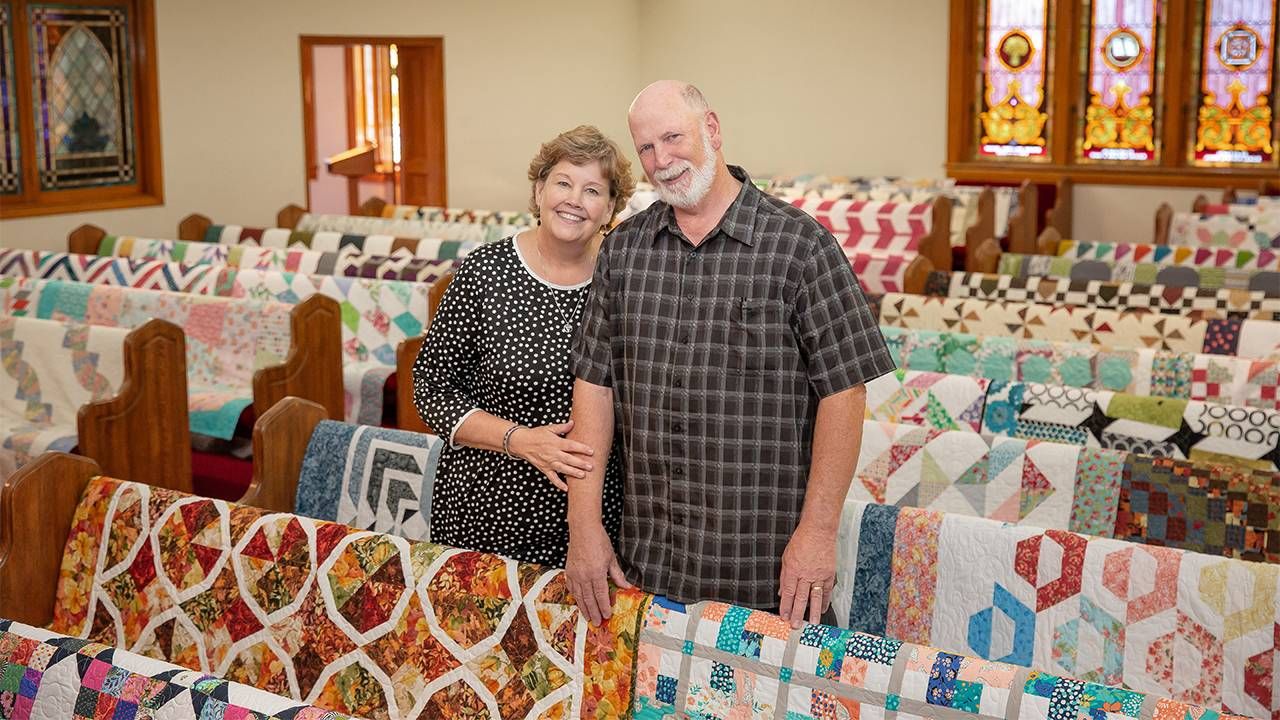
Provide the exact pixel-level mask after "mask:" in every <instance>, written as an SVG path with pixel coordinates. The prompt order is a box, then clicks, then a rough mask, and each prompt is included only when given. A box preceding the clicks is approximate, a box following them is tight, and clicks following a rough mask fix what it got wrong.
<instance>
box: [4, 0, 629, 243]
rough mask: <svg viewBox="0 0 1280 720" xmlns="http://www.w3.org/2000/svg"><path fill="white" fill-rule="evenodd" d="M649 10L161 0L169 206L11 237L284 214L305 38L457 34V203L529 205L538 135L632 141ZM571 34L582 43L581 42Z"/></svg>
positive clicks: (297, 157)
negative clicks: (590, 133)
mask: <svg viewBox="0 0 1280 720" xmlns="http://www.w3.org/2000/svg"><path fill="white" fill-rule="evenodd" d="M639 7H640V6H639V4H638V3H637V2H630V1H616V2H615V0H604V1H603V2H599V1H597V2H587V1H586V0H551V2H524V1H523V0H468V1H467V2H457V1H456V0H375V1H373V2H369V3H354V2H350V1H349V0H288V1H286V0H271V1H270V2H258V1H256V0H217V2H208V1H207V0H160V2H157V3H156V14H157V18H156V24H157V37H156V44H157V48H156V50H157V55H158V56H159V85H160V103H161V105H160V119H161V132H162V142H163V145H164V166H165V177H164V189H165V205H164V206H163V207H156V208H141V209H132V210H118V211H111V212H96V213H86V214H82V215H55V216H47V217H43V218H32V219H22V220H11V221H4V222H3V223H0V245H5V246H13V247H31V248H43V249H56V248H65V246H66V240H65V238H66V234H67V232H68V231H70V230H71V229H73V228H74V227H76V226H77V225H79V224H81V223H85V222H92V223H95V224H98V225H102V226H103V227H106V228H107V229H108V230H109V231H114V232H121V233H131V234H136V235H144V236H152V237H171V236H172V235H173V234H174V233H175V232H176V227H177V223H178V220H179V219H180V218H182V217H183V216H185V215H186V214H187V213H190V212H193V211H199V212H203V213H206V214H208V215H210V216H211V217H213V218H214V220H215V221H217V220H218V219H219V218H222V219H224V220H226V221H229V222H239V223H243V224H246V225H253V224H259V225H271V224H274V220H275V213H276V211H277V210H278V209H279V208H280V206H282V205H284V204H287V203H290V202H296V203H299V204H302V203H303V202H304V198H305V185H304V181H305V176H304V167H303V165H304V163H303V140H302V99H301V98H302V95H301V89H300V88H301V80H300V77H301V76H300V69H299V53H298V36H299V35H302V34H315V35H323V34H330V35H359V34H369V35H441V36H443V37H444V38H445V86H446V93H447V94H446V100H445V108H446V123H447V137H448V153H449V157H448V177H449V200H450V202H451V204H455V205H465V206H473V207H499V208H523V207H524V205H525V203H526V202H527V199H526V198H527V193H528V183H527V181H526V180H525V172H526V170H527V168H528V163H529V159H530V158H532V157H533V154H534V153H535V152H536V151H537V149H538V143H540V142H542V141H544V140H546V139H548V138H549V137H551V136H553V135H555V134H556V133H557V132H559V131H561V130H564V129H567V128H569V127H572V126H574V125H577V124H579V123H594V124H597V125H599V126H600V128H601V129H602V130H604V131H605V132H606V133H607V134H609V135H611V136H613V137H617V138H622V137H624V134H625V132H626V117H625V116H626V107H627V104H628V103H629V102H630V101H631V97H632V95H633V94H634V92H635V90H634V87H635V85H636V79H635V78H636V67H637V65H638V61H639V51H638V47H637V45H636V40H637V36H638V33H637V31H636V28H637V27H638V24H639ZM566 39H568V40H566Z"/></svg>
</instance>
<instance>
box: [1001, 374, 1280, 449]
mask: <svg viewBox="0 0 1280 720" xmlns="http://www.w3.org/2000/svg"><path fill="white" fill-rule="evenodd" d="M982 432H986V433H992V434H996V435H1007V436H1009V437H1018V438H1024V439H1028V440H1049V441H1052V442H1061V443H1070V444H1074V445H1090V446H1101V447H1108V448H1114V449H1117V450H1124V451H1127V452H1133V453H1138V454H1141V455H1156V456H1160V457H1174V458H1181V459H1191V460H1196V459H1199V460H1210V461H1213V460H1220V461H1227V462H1231V463H1233V464H1238V465H1247V466H1250V467H1255V468H1258V469H1261V470H1272V471H1274V470H1277V469H1280V412H1277V411H1274V410H1263V409H1261V408H1242V407H1238V406H1234V405H1218V404H1216V403H1206V402H1202V401H1199V400H1177V399H1174V398H1162V397H1149V396H1141V395H1126V394H1124V393H1113V392H1110V391H1108V390H1088V389H1085V388H1072V387H1063V386H1061V385H1042V384H1040V383H1023V382H1003V381H995V382H992V383H991V387H990V390H989V391H988V392H987V398H986V408H985V410H984V412H983V417H982Z"/></svg>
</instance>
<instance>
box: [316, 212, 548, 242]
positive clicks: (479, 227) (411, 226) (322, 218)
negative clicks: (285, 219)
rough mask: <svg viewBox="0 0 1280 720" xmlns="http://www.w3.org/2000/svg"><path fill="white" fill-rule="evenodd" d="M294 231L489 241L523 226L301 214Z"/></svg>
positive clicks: (513, 232)
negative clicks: (325, 231) (324, 231)
mask: <svg viewBox="0 0 1280 720" xmlns="http://www.w3.org/2000/svg"><path fill="white" fill-rule="evenodd" d="M295 229H296V230H302V231H308V232H316V231H321V230H327V231H330V232H340V233H344V234H350V235H391V236H393V237H399V238H437V239H440V240H459V241H469V242H476V243H484V242H492V241H494V240H501V239H503V238H508V237H511V236H512V235H514V234H516V233H518V232H521V231H523V230H526V229H527V227H526V226H523V225H503V224H497V223H493V224H490V223H462V222H428V221H423V220H393V219H387V218H375V217H364V216H359V215H311V214H309V213H308V214H306V215H303V216H302V218H301V219H299V220H298V225H297V227H296V228H295Z"/></svg>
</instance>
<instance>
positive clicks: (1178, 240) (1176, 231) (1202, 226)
mask: <svg viewBox="0 0 1280 720" xmlns="http://www.w3.org/2000/svg"><path fill="white" fill-rule="evenodd" d="M1169 244H1170V245H1189V246H1193V247H1196V246H1198V247H1226V248H1243V249H1246V250H1255V251H1256V250H1269V249H1273V248H1280V213H1259V214H1258V215H1256V216H1255V217H1253V218H1241V217H1237V216H1235V215H1199V214H1197V213H1189V212H1180V213H1174V214H1173V221H1172V222H1171V223H1170V224H1169Z"/></svg>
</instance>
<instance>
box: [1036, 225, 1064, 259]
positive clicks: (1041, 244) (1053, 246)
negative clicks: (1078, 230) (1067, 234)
mask: <svg viewBox="0 0 1280 720" xmlns="http://www.w3.org/2000/svg"><path fill="white" fill-rule="evenodd" d="M1060 242H1062V233H1060V232H1058V228H1055V227H1047V228H1045V229H1044V232H1042V233H1040V237H1038V238H1036V253H1035V254H1037V255H1057V254H1058V244H1059V243H1060Z"/></svg>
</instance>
